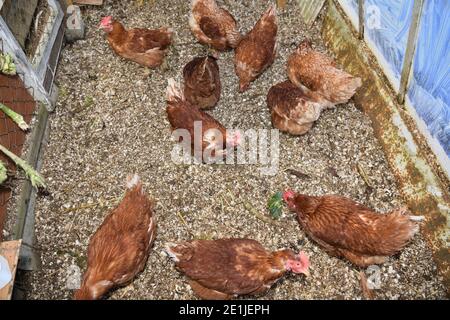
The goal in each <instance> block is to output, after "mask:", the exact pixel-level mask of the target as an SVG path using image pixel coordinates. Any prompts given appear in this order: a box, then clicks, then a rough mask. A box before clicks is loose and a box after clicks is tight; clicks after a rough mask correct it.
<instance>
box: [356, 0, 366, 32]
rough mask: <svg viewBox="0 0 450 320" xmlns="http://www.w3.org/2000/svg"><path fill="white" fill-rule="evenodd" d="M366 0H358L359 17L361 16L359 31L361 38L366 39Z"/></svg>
mask: <svg viewBox="0 0 450 320" xmlns="http://www.w3.org/2000/svg"><path fill="white" fill-rule="evenodd" d="M364 4H365V1H364V0H358V17H359V26H358V33H359V39H361V40H362V39H364V15H365V12H364Z"/></svg>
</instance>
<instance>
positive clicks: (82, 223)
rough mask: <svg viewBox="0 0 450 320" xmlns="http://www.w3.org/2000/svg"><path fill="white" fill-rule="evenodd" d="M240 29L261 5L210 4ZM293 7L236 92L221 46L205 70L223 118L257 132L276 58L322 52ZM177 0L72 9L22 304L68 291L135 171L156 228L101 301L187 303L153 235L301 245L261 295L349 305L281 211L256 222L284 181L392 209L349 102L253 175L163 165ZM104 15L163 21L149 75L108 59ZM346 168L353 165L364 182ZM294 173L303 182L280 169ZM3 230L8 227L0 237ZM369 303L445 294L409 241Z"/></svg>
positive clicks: (179, 13) (134, 21)
mask: <svg viewBox="0 0 450 320" xmlns="http://www.w3.org/2000/svg"><path fill="white" fill-rule="evenodd" d="M218 2H219V3H220V4H221V5H224V6H225V7H226V8H227V9H229V10H230V11H231V13H232V14H233V15H234V16H235V18H236V19H237V21H238V22H239V26H240V28H241V31H242V32H247V31H248V30H249V29H250V28H251V27H252V26H253V25H254V23H255V22H256V20H257V19H258V18H259V15H260V14H261V13H262V12H263V11H264V10H265V9H266V7H267V1H256V0H255V1H237V0H236V1H235V0H228V1H218ZM296 3H297V2H296V1H290V2H289V4H288V10H286V11H284V12H281V13H280V14H279V42H280V50H279V55H278V58H277V59H276V61H275V63H274V65H273V66H272V67H270V68H269V69H268V70H267V71H266V72H265V73H264V74H263V75H262V76H261V77H260V78H259V79H258V80H256V81H255V82H254V83H253V84H252V85H251V88H250V90H248V91H247V92H246V93H244V94H238V93H237V91H238V82H237V78H236V76H235V73H234V67H233V53H232V52H229V53H225V54H222V55H221V57H220V59H219V66H220V72H221V78H222V86H223V91H222V97H221V100H220V102H219V104H218V106H217V107H216V108H215V109H214V110H213V111H212V112H211V114H213V115H214V116H215V117H216V118H217V119H218V120H219V121H221V122H222V123H223V124H224V125H225V126H227V127H230V128H231V127H232V128H240V129H243V130H246V129H250V128H271V121H270V115H269V112H268V108H267V105H266V94H267V92H268V90H269V88H270V87H271V86H272V85H273V84H275V83H278V82H280V81H283V80H285V79H286V71H285V66H286V60H287V57H288V55H289V53H290V52H292V51H293V49H294V48H295V47H296V45H297V44H298V43H299V42H300V41H301V40H303V39H304V38H305V37H309V38H311V39H312V40H313V43H314V44H315V46H316V48H319V49H321V50H324V46H323V43H322V41H321V39H320V33H319V26H320V21H319V22H318V23H317V24H316V25H315V27H314V28H313V29H312V30H306V28H305V26H304V24H303V23H302V21H301V18H300V14H299V10H298V8H297V4H296ZM188 13H189V1H165V0H164V1H163V0H156V1H146V2H145V4H144V5H143V6H142V7H139V6H137V5H136V2H135V1H114V2H113V1H106V5H104V6H103V7H89V8H87V9H84V10H83V16H84V19H85V21H86V23H87V34H86V40H84V41H78V42H76V43H75V44H73V45H70V46H67V47H65V49H64V50H63V51H62V56H61V63H60V66H59V71H58V75H57V84H58V86H59V87H60V89H61V96H60V99H59V101H58V105H57V108H56V112H55V113H54V114H52V116H51V131H50V135H49V141H48V146H47V148H46V150H45V158H44V163H43V170H42V173H43V175H44V176H45V177H46V179H47V183H48V185H49V192H50V195H49V196H46V197H40V198H39V199H38V203H37V208H36V215H37V223H36V233H37V244H36V246H37V248H38V249H39V250H40V252H41V256H42V263H43V266H42V270H41V271H37V272H31V273H29V274H28V277H27V278H26V279H25V280H26V281H25V283H24V284H23V285H25V286H26V288H27V290H28V298H29V299H68V298H70V297H71V296H72V294H73V290H70V289H67V286H66V280H67V277H68V273H69V271H68V270H70V269H71V266H74V265H76V266H78V267H80V268H81V269H82V270H84V268H85V266H86V247H87V244H88V241H89V238H90V237H91V235H92V234H93V233H94V232H95V230H96V228H97V227H98V226H99V225H100V223H101V222H102V221H103V218H104V217H105V215H106V214H107V213H108V210H109V209H110V208H112V207H113V206H114V205H115V204H116V203H117V201H118V200H119V199H120V197H121V196H122V195H123V191H124V183H123V181H124V179H125V177H126V175H127V174H128V173H134V172H136V173H139V174H140V175H141V177H142V179H143V181H144V183H145V188H146V190H147V191H148V193H149V194H150V195H151V196H152V197H153V198H155V199H156V201H157V208H156V212H157V216H158V223H159V228H158V236H157V239H156V241H155V245H154V249H153V252H152V253H151V255H150V258H149V261H148V264H147V268H146V269H145V271H144V272H143V273H142V274H140V275H139V277H138V278H137V279H136V280H135V281H134V282H133V283H132V284H131V285H129V286H128V287H126V288H121V289H119V290H117V291H115V292H114V293H112V295H111V296H110V298H111V299H190V298H195V296H194V295H193V293H192V291H191V289H190V287H189V285H188V284H187V281H186V278H185V277H184V276H183V275H181V274H180V273H178V272H177V271H176V270H175V269H174V267H173V264H172V262H171V261H169V259H168V258H167V257H166V256H165V254H163V253H162V248H163V245H164V243H165V242H167V241H177V240H185V239H192V238H220V237H250V238H254V239H256V240H258V241H260V242H261V243H263V244H264V245H265V246H266V247H267V248H270V249H278V248H284V247H290V248H295V249H302V250H305V251H306V252H307V253H308V254H309V255H310V257H311V262H312V269H311V276H310V277H308V278H305V277H303V276H294V275H288V276H287V277H286V278H284V279H283V280H282V281H280V282H278V283H277V285H276V286H274V287H273V288H272V289H271V290H270V291H269V292H268V293H267V294H266V295H264V296H262V297H261V298H265V299H361V298H363V295H362V292H361V286H360V281H359V269H357V268H355V267H354V266H352V265H350V264H349V263H348V262H346V261H344V260H340V259H336V258H332V257H330V256H328V255H327V254H326V253H325V252H324V251H322V250H321V249H320V248H319V247H318V246H316V245H315V244H314V243H313V242H312V241H311V240H309V239H308V238H307V237H306V236H305V234H304V232H303V231H302V230H301V229H300V227H299V225H298V223H297V222H296V220H295V217H294V215H293V214H291V213H288V212H287V211H286V210H285V214H284V216H283V217H282V218H281V219H280V220H279V221H278V222H276V223H269V222H267V221H265V220H262V219H260V217H258V216H259V215H263V216H265V217H266V218H267V217H269V215H268V211H267V209H266V204H267V200H268V198H269V197H270V196H271V195H272V194H274V193H275V192H277V191H280V190H284V189H286V188H288V187H289V188H293V189H295V190H297V191H300V192H303V193H308V194H312V195H323V194H340V195H345V196H348V197H351V198H353V199H355V200H357V201H359V202H361V203H363V204H365V205H368V206H370V207H373V208H375V209H377V210H379V211H381V212H385V211H388V210H390V209H392V208H394V207H396V206H399V205H401V204H402V199H401V197H400V195H399V193H398V190H397V187H396V184H395V180H394V177H393V175H392V174H391V172H390V170H389V168H388V165H387V163H386V160H385V158H384V156H383V152H382V149H381V147H380V145H379V144H378V142H377V140H376V138H375V137H374V134H373V130H372V127H371V123H370V120H369V118H368V117H367V116H365V115H364V114H363V113H362V112H361V111H360V110H358V109H357V108H356V107H355V106H354V105H353V103H348V104H346V105H341V106H339V107H338V108H336V109H334V110H328V111H326V112H324V113H323V114H322V116H321V118H320V119H319V120H318V121H317V123H316V124H315V126H314V127H313V129H312V130H311V131H310V132H309V133H308V134H306V135H304V136H301V137H293V136H289V135H286V134H281V135H280V152H281V157H280V168H279V172H278V174H276V175H275V176H273V177H268V176H263V175H261V174H260V172H259V166H258V165H177V164H174V163H173V162H172V161H171V158H170V152H171V150H172V148H173V146H174V142H173V141H172V140H171V139H170V131H169V125H168V121H167V119H166V113H165V107H166V103H165V89H166V86H167V79H168V78H169V77H176V78H178V79H181V70H182V68H183V66H184V65H185V64H186V63H187V62H189V61H190V60H191V59H192V58H193V57H195V56H197V55H203V54H205V53H206V49H205V48H204V47H202V46H201V45H200V44H198V43H197V42H196V41H195V39H194V38H193V36H192V35H191V32H190V30H189V27H188ZM105 15H113V16H114V17H115V18H117V19H119V20H121V21H123V22H124V24H125V25H127V26H128V27H149V28H157V27H160V26H170V27H172V28H173V29H174V30H175V31H176V35H177V36H176V43H175V45H173V46H172V47H171V49H170V51H169V53H168V55H167V67H166V68H159V69H156V70H151V71H150V72H149V73H148V72H147V71H146V70H145V69H144V68H142V67H140V66H139V65H137V64H134V63H132V62H128V61H125V60H123V59H121V58H119V57H118V56H116V55H115V54H114V53H113V52H112V50H111V49H110V48H109V46H108V43H107V41H106V40H105V38H104V34H103V32H101V31H100V30H98V29H97V26H98V23H99V21H100V19H101V17H102V16H105ZM358 166H360V167H362V168H364V170H365V171H367V174H368V177H369V180H370V184H372V188H369V187H368V186H367V185H366V183H365V181H364V179H363V178H362V176H361V174H360V173H359V170H358ZM288 169H295V170H298V171H301V172H303V173H306V174H307V175H308V176H309V177H304V178H298V177H296V176H293V175H291V174H289V173H287V172H286V170H288ZM6 236H8V234H6ZM375 296H376V298H379V299H417V298H427V299H435V298H445V288H444V286H443V285H442V283H441V279H440V277H439V276H438V275H437V269H436V266H435V264H434V263H433V262H432V256H431V251H430V250H429V248H427V244H426V242H425V240H424V239H423V237H422V236H420V235H419V236H416V237H415V238H414V240H413V241H412V243H411V244H410V245H408V246H407V248H406V249H405V250H404V251H403V252H402V253H401V254H399V255H397V256H395V257H392V258H391V259H390V260H389V261H388V262H387V263H386V264H384V265H383V266H382V267H381V288H380V289H379V290H375Z"/></svg>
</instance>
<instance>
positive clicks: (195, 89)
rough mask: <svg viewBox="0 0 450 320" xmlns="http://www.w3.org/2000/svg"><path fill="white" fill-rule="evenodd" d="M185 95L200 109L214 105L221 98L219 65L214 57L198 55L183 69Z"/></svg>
mask: <svg viewBox="0 0 450 320" xmlns="http://www.w3.org/2000/svg"><path fill="white" fill-rule="evenodd" d="M183 76H184V96H185V97H186V100H187V101H188V102H189V103H191V104H192V105H194V106H196V107H198V108H200V109H209V108H212V107H214V106H215V105H216V104H217V102H218V101H219V99H220V90H221V84H220V74H219V66H218V65H217V62H216V59H215V58H213V57H210V56H208V57H198V58H194V60H192V61H191V62H189V63H188V64H187V65H186V66H185V67H184V70H183Z"/></svg>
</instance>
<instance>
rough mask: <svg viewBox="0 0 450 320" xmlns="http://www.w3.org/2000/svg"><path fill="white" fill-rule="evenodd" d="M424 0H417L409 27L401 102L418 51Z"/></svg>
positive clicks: (399, 99)
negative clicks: (417, 45)
mask: <svg viewBox="0 0 450 320" xmlns="http://www.w3.org/2000/svg"><path fill="white" fill-rule="evenodd" d="M423 4H424V0H415V1H414V8H413V16H412V20H411V26H410V27H409V35H408V42H407V43H406V52H405V58H404V60H403V69H402V76H401V78H400V89H399V91H398V97H397V100H398V102H399V103H400V104H403V103H404V102H405V96H406V91H408V84H409V79H410V78H411V70H412V65H413V61H414V55H415V53H416V44H417V38H418V37H419V30H420V28H419V27H420V20H421V18H422V9H423Z"/></svg>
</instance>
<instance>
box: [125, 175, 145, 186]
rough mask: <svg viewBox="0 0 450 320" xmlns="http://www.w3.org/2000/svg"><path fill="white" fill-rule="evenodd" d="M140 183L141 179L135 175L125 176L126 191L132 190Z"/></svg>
mask: <svg viewBox="0 0 450 320" xmlns="http://www.w3.org/2000/svg"><path fill="white" fill-rule="evenodd" d="M140 182H141V178H140V177H139V176H138V175H137V174H130V175H128V176H127V181H126V186H127V189H133V188H134V187H135V186H137V185H138V184H139V183H140Z"/></svg>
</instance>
